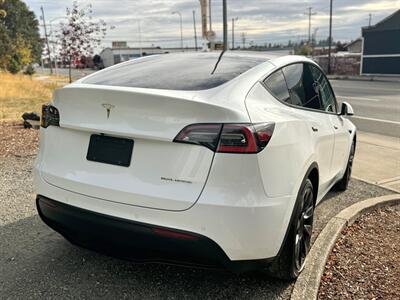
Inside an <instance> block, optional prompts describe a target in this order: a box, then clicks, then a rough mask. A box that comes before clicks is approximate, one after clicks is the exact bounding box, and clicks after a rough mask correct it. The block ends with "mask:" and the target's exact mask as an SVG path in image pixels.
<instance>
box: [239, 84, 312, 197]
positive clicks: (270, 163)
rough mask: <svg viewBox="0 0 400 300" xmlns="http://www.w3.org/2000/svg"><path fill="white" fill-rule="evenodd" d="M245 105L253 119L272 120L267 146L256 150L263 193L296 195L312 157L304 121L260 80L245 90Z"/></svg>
mask: <svg viewBox="0 0 400 300" xmlns="http://www.w3.org/2000/svg"><path fill="white" fill-rule="evenodd" d="M246 107H247V109H248V112H249V116H250V119H251V121H252V122H253V123H262V122H275V130H274V133H273V135H272V138H271V140H270V142H269V144H268V146H267V147H266V148H265V149H264V150H263V151H261V152H260V153H259V154H258V160H259V168H260V174H261V177H262V181H263V185H264V188H265V193H266V194H267V195H268V196H269V197H282V196H295V195H297V192H298V190H299V187H300V184H301V182H302V180H303V178H304V176H305V174H306V172H307V170H308V168H309V167H310V166H311V164H312V163H313V162H315V161H316V157H315V155H314V153H315V151H314V145H315V143H314V137H313V136H312V135H311V133H310V126H309V125H308V122H307V121H304V120H303V119H299V118H298V116H297V114H296V111H295V110H294V109H293V108H291V107H288V106H285V105H283V104H281V103H279V102H278V101H277V100H276V99H275V98H273V96H272V95H270V94H269V93H268V91H267V90H266V89H265V87H264V86H263V85H262V84H261V83H257V84H256V85H255V86H254V87H253V89H252V90H251V91H250V93H249V94H248V96H247V99H246Z"/></svg>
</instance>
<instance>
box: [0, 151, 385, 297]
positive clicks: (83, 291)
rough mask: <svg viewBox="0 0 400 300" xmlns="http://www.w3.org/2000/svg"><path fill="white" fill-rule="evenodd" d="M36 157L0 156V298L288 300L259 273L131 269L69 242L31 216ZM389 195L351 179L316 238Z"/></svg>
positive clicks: (319, 221) (330, 203)
mask: <svg viewBox="0 0 400 300" xmlns="http://www.w3.org/2000/svg"><path fill="white" fill-rule="evenodd" d="M33 159H34V157H32V156H29V157H8V158H4V157H3V158H2V157H0V174H1V176H0V299H289V297H290V293H291V290H292V287H293V285H292V283H288V282H283V281H279V280H274V279H271V278H268V277H266V276H265V275H263V274H260V273H252V274H243V275H235V274H231V273H227V272H224V271H215V270H201V269H195V268H183V267H176V266H166V265H157V264H135V263H131V262H127V261H122V260H119V259H115V258H111V257H107V256H104V255H101V254H97V253H95V252H92V251H88V250H85V249H82V248H79V247H76V246H73V245H71V244H70V243H69V242H67V241H65V240H64V239H63V238H62V237H61V236H60V235H59V234H57V233H56V232H54V231H52V230H51V229H50V228H48V227H47V226H46V225H45V224H44V223H43V222H42V221H41V220H40V218H39V216H38V215H37V213H36V209H35V201H34V199H35V198H34V197H35V196H34V193H33V188H32V163H33ZM388 193H390V192H389V191H387V190H384V189H382V188H379V187H377V186H374V185H369V184H366V183H363V182H360V181H356V180H353V181H352V182H351V184H350V187H349V190H348V191H347V192H345V193H335V192H331V193H329V194H328V196H327V197H326V198H325V200H324V201H323V202H322V203H321V204H320V205H319V206H318V207H317V209H316V212H315V218H316V219H315V221H314V223H315V224H314V235H313V237H314V238H315V237H316V236H317V234H318V233H319V232H320V231H321V230H322V228H323V227H324V226H325V224H326V222H327V221H329V219H330V218H331V217H333V216H334V215H335V214H337V213H338V212H339V211H340V210H342V209H343V208H345V207H347V206H349V205H351V204H353V203H355V202H357V201H360V200H363V199H366V198H370V197H377V196H380V195H384V194H388Z"/></svg>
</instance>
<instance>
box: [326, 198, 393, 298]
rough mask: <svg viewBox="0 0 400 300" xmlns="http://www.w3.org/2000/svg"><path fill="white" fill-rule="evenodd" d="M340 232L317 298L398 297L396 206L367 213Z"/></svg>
mask: <svg viewBox="0 0 400 300" xmlns="http://www.w3.org/2000/svg"><path fill="white" fill-rule="evenodd" d="M342 234H343V236H342V237H341V238H340V239H338V241H337V242H336V245H335V247H334V248H333V252H332V254H331V255H330V257H329V260H328V262H327V265H326V269H325V273H324V275H323V277H322V281H321V287H320V290H319V297H318V299H321V300H325V299H400V285H399V282H398V281H399V279H400V206H399V205H398V206H394V207H385V208H380V209H378V210H375V211H373V212H371V213H367V214H365V215H363V216H361V217H360V218H359V219H358V220H357V221H356V222H355V223H354V224H353V225H352V226H350V227H348V228H346V229H345V230H344V231H343V232H342Z"/></svg>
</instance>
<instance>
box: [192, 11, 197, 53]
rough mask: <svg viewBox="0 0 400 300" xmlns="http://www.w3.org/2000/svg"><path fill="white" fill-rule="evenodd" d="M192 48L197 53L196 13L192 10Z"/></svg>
mask: <svg viewBox="0 0 400 300" xmlns="http://www.w3.org/2000/svg"><path fill="white" fill-rule="evenodd" d="M193 28H194V47H195V49H196V51H197V30H196V11H195V10H193Z"/></svg>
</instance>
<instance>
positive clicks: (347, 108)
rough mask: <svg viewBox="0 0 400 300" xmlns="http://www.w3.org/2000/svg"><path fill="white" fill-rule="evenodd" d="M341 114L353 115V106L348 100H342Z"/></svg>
mask: <svg viewBox="0 0 400 300" xmlns="http://www.w3.org/2000/svg"><path fill="white" fill-rule="evenodd" d="M340 115H341V116H353V115H354V110H353V107H352V106H351V105H350V103H348V102H343V103H342V107H341V108H340Z"/></svg>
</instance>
